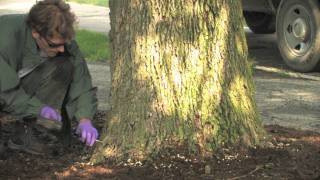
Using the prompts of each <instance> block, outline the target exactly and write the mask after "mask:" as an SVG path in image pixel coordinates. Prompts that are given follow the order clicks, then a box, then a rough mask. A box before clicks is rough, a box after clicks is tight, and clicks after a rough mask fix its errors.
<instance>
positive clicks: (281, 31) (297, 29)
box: [242, 0, 320, 72]
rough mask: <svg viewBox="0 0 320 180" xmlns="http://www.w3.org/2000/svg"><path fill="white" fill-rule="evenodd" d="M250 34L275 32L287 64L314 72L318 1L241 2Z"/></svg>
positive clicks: (319, 51)
mask: <svg viewBox="0 0 320 180" xmlns="http://www.w3.org/2000/svg"><path fill="white" fill-rule="evenodd" d="M242 3H243V11H244V12H243V13H244V17H245V19H246V22H247V25H248V26H249V28H250V29H251V30H252V32H254V33H257V34H268V33H274V32H276V35H277V41H278V48H279V51H280V53H281V56H282V57H283V59H284V61H285V62H286V64H287V65H288V66H289V67H291V68H292V69H294V70H296V71H300V72H309V71H314V70H316V69H317V67H318V65H319V59H320V0H242Z"/></svg>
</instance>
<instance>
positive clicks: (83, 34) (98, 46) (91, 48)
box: [76, 30, 111, 62]
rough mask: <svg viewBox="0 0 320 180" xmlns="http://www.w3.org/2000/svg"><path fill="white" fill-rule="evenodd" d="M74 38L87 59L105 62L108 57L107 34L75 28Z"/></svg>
mask: <svg viewBox="0 0 320 180" xmlns="http://www.w3.org/2000/svg"><path fill="white" fill-rule="evenodd" d="M76 40H77V42H78V45H79V47H80V49H81V51H82V53H83V55H84V56H85V58H86V60H87V61H90V62H97V61H99V62H106V61H107V60H108V59H109V58H110V54H111V53H110V49H109V38H108V36H107V35H105V34H103V33H98V32H93V31H88V30H77V32H76Z"/></svg>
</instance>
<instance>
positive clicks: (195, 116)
mask: <svg viewBox="0 0 320 180" xmlns="http://www.w3.org/2000/svg"><path fill="white" fill-rule="evenodd" d="M110 11H111V13H110V19H111V32H110V38H111V41H112V52H113V59H112V61H111V72H112V91H111V99H112V100H111V106H112V109H111V112H110V114H109V116H108V117H106V127H105V129H104V132H103V133H102V137H103V139H104V143H103V145H100V147H98V148H97V149H96V153H95V155H94V156H93V160H94V161H101V160H102V159H103V158H105V157H107V158H108V159H110V158H115V159H117V160H120V159H123V158H133V159H145V158H147V157H148V156H150V155H152V154H154V153H157V152H158V151H159V150H161V149H162V148H166V147H168V146H171V147H172V146H175V145H176V146H178V145H184V146H185V145H186V146H187V147H188V148H189V150H190V152H194V153H199V154H200V155H203V156H206V155H209V154H210V153H212V152H214V150H216V149H217V148H219V147H222V146H225V145H230V144H235V143H240V144H243V145H255V144H257V143H258V142H259V140H260V138H261V136H262V135H263V134H264V131H263V129H262V125H261V122H260V120H259V118H258V114H257V113H258V112H257V109H256V104H255V100H254V85H253V79H252V72H251V67H250V64H249V62H248V60H247V59H248V52H247V45H246V40H245V34H244V31H243V18H242V8H241V1H234V0H208V1H201V0H161V1H159V0H148V1H143V0H110Z"/></svg>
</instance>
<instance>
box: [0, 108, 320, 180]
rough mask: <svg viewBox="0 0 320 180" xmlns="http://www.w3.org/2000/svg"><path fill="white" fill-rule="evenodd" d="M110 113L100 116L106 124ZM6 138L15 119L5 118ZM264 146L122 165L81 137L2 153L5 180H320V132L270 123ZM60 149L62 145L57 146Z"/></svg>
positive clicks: (171, 153) (167, 154)
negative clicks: (42, 150)
mask: <svg viewBox="0 0 320 180" xmlns="http://www.w3.org/2000/svg"><path fill="white" fill-rule="evenodd" d="M104 115H105V113H104V112H100V113H99V114H98V116H96V120H97V121H98V122H100V123H99V126H98V127H99V128H101V127H102V124H103V117H104ZM1 121H2V122H6V123H3V124H2V129H6V131H2V135H3V136H2V139H3V138H4V139H7V137H8V136H7V134H6V133H9V131H11V130H12V129H11V128H10V127H12V123H13V122H12V121H11V120H5V119H3V118H2V119H1ZM265 128H266V130H267V132H268V134H269V137H268V140H267V141H266V143H264V146H263V147H257V148H252V149H249V150H248V149H228V148H225V149H222V150H220V151H219V152H218V153H216V154H215V155H214V156H213V157H212V158H209V159H206V160H201V159H199V158H197V157H190V156H188V155H186V153H184V152H187V149H184V148H183V147H180V148H179V149H178V152H179V154H177V149H172V150H166V151H163V152H162V153H161V154H160V156H159V157H158V158H157V159H154V160H153V161H152V162H149V163H145V162H143V163H142V162H131V161H127V162H124V163H122V164H119V165H117V166H109V165H107V164H103V165H97V166H91V165H90V164H88V163H87V162H88V160H89V157H90V155H91V154H92V149H89V148H86V147H84V146H83V145H82V144H80V143H79V142H78V141H76V140H75V141H74V144H73V145H72V146H71V147H69V148H68V149H64V151H61V152H60V153H56V154H52V153H51V152H48V154H46V155H45V156H35V155H29V154H25V153H22V152H17V151H11V150H5V151H4V152H2V153H1V160H0V167H1V168H0V179H230V180H231V179H232V180H235V179H316V178H320V163H319V162H320V134H319V133H315V132H312V131H297V130H294V129H290V128H284V127H280V126H274V125H273V126H266V127H265ZM56 148H59V144H57V145H56Z"/></svg>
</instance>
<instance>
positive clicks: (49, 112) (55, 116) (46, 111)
mask: <svg viewBox="0 0 320 180" xmlns="http://www.w3.org/2000/svg"><path fill="white" fill-rule="evenodd" d="M40 116H41V117H43V118H46V119H50V120H53V121H61V119H62V118H61V115H60V113H59V112H58V111H56V110H55V109H54V108H52V107H50V106H43V107H42V108H41V110H40Z"/></svg>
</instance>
